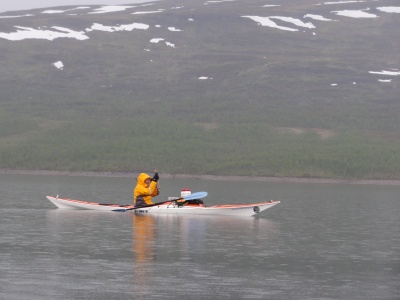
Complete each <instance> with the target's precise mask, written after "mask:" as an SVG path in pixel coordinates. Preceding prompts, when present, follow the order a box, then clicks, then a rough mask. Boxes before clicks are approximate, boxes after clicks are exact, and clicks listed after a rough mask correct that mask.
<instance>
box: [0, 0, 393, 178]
mask: <svg viewBox="0 0 400 300" xmlns="http://www.w3.org/2000/svg"><path fill="white" fill-rule="evenodd" d="M128 2H129V1H128ZM399 25H400V5H399V4H396V1H390V0H376V1H372V0H365V1H362V0H360V1H318V0H299V1H284V0H281V1H280V0H277V1H272V0H264V1H259V0H255V1H232V0H221V1H215V0H213V1H212V0H209V1H197V0H196V1H194V0H185V1H180V0H173V1H172V0H162V1H156V2H146V3H133V4H129V3H128V4H124V5H74V6H62V7H52V8H50V9H34V10H26V11H12V12H6V13H0V64H1V68H0V88H1V90H2V95H1V96H0V102H1V108H0V116H2V121H0V126H1V128H2V131H3V133H0V140H2V141H3V142H2V143H3V145H8V146H1V147H0V150H1V151H4V153H7V155H6V156H7V157H9V159H8V160H7V162H6V161H5V160H4V161H3V162H1V165H0V167H16V168H24V167H26V168H45V167H48V168H58V169H68V168H75V169H76V168H77V169H79V168H80V167H81V168H83V169H97V167H95V166H94V165H95V163H91V164H90V165H87V166H85V165H82V164H78V165H77V166H74V167H71V166H63V165H62V164H60V165H55V164H54V162H53V163H49V164H48V165H43V164H42V163H27V161H32V160H35V159H36V158H34V157H32V155H33V154H29V155H27V157H25V158H21V157H20V158H19V159H11V157H12V155H11V153H19V151H22V150H18V151H16V149H22V148H23V146H26V145H27V144H29V143H34V142H33V141H38V140H40V141H41V143H42V145H47V147H46V148H49V147H54V145H52V146H51V145H50V144H51V143H50V142H49V139H46V138H45V136H46V134H47V136H48V134H49V133H51V134H55V131H56V130H60V132H63V134H64V140H65V141H66V142H69V143H71V140H69V138H70V139H74V137H72V136H71V137H69V138H68V136H69V134H67V135H66V134H65V133H66V132H70V130H73V128H69V129H68V126H72V125H73V124H75V125H76V124H78V123H79V124H80V128H83V129H82V130H83V132H80V133H77V135H80V136H81V137H85V138H88V140H89V141H90V140H91V139H93V144H91V143H89V142H88V143H89V144H90V145H87V147H88V149H92V147H95V148H96V145H97V146H98V147H97V148H99V147H100V148H102V149H103V147H106V148H107V145H109V144H110V143H114V142H115V141H111V140H108V139H109V135H110V136H113V137H115V134H120V133H115V132H113V130H111V129H110V132H108V133H107V134H105V133H104V135H103V139H101V138H98V137H97V138H96V139H95V137H94V136H93V134H92V133H91V130H95V128H98V131H101V129H99V128H103V126H104V124H103V126H102V125H101V122H110V123H111V124H113V125H112V126H117V125H116V124H117V123H118V124H123V122H131V123H129V126H130V127H135V128H139V127H138V126H143V125H142V124H143V123H144V122H149V123H152V122H156V123H157V122H158V123H157V124H158V125H159V126H162V127H164V126H165V128H164V129H165V130H166V128H169V127H168V126H171V128H170V131H168V130H166V133H165V134H164V135H163V136H164V137H167V136H168V137H169V139H168V142H167V141H163V140H160V139H157V141H158V142H157V141H151V142H149V141H148V140H147V138H146V137H148V136H149V135H152V134H155V133H154V132H153V131H152V130H151V129H149V128H148V127H146V126H144V127H143V128H141V130H139V132H135V133H134V134H133V133H129V135H130V136H129V138H131V137H132V135H133V136H135V137H138V139H140V140H142V141H141V145H140V146H138V149H135V150H134V151H133V150H132V149H131V148H130V147H133V146H127V148H126V149H122V150H121V149H119V150H115V149H114V150H113V151H117V153H118V155H120V156H124V155H125V154H123V153H125V152H135V153H137V152H136V151H141V150H143V149H147V148H149V147H150V148H151V147H159V148H164V147H165V146H166V144H165V143H172V144H173V145H174V146H173V149H175V145H176V144H177V143H180V142H184V143H186V142H187V143H191V142H193V140H192V139H193V136H196V134H197V133H196V132H190V130H189V131H188V132H186V134H184V135H185V137H184V138H182V139H180V137H179V136H177V135H175V134H176V132H177V131H179V130H180V129H177V128H176V127H175V126H178V127H179V126H182V128H184V129H185V130H188V129H189V128H191V126H194V127H193V128H194V129H196V128H200V129H201V130H203V131H205V132H207V134H208V135H214V136H213V137H212V138H211V137H210V136H208V137H200V135H199V136H198V137H197V138H196V141H195V142H196V143H199V145H197V148H196V149H198V148H201V147H203V146H205V147H206V148H207V149H209V150H210V153H209V154H212V155H215V153H219V151H220V150H221V149H220V147H222V144H224V146H225V148H226V147H230V148H234V149H237V152H238V153H237V156H232V157H230V158H224V159H226V161H224V162H222V165H221V166H220V167H215V169H213V168H211V169H210V167H205V168H202V167H200V166H197V167H195V168H193V169H190V168H189V169H187V168H184V167H179V168H178V167H177V168H175V167H171V166H170V165H168V164H167V163H166V162H164V161H165V160H168V159H169V158H168V156H169V155H171V154H170V153H169V151H167V153H164V152H163V151H155V152H154V153H151V154H143V155H142V156H141V158H140V157H139V156H135V158H132V157H131V156H129V155H128V156H129V158H128V157H125V158H124V160H123V162H122V161H121V162H119V163H118V164H117V166H115V165H113V166H106V165H102V164H100V166H99V167H98V169H102V170H109V169H116V170H120V169H121V168H123V167H122V166H123V165H124V164H125V163H130V162H128V160H131V161H132V160H136V159H137V160H140V159H142V160H149V159H152V160H155V157H157V159H159V160H160V161H159V162H157V164H165V168H168V169H169V170H170V171H171V172H185V171H188V172H193V173H215V174H219V173H224V174H226V173H233V174H245V175H252V174H263V175H276V176H280V175H282V174H281V173H280V171H279V170H278V171H277V170H276V168H278V167H276V168H275V167H274V168H273V169H274V170H271V169H270V167H267V166H270V165H271V164H272V163H271V162H269V163H268V160H269V158H268V155H269V154H268V153H267V152H268V151H270V150H268V151H267V150H266V149H267V147H268V146H270V144H269V142H270V141H269V138H270V136H271V135H268V134H267V133H266V132H268V131H269V130H272V132H273V134H272V135H274V134H278V135H279V136H281V137H282V136H286V137H287V134H288V132H289V135H290V136H291V134H293V133H296V134H298V133H299V132H301V133H302V134H303V133H305V134H307V133H310V132H318V133H319V134H320V135H321V132H330V135H329V136H330V139H332V137H336V138H337V137H338V136H340V133H346V132H357V134H356V136H360V134H361V133H362V134H365V138H366V139H367V140H369V141H371V140H373V141H376V136H377V135H376V134H375V133H376V132H378V131H379V132H383V131H384V132H385V135H378V136H379V139H381V138H382V136H384V137H385V138H384V141H385V142H388V143H389V144H391V141H393V139H394V140H397V139H400V136H397V135H396V134H395V132H396V131H398V129H400V122H399V121H398V115H399V113H400V99H399V95H400V93H399V92H400V57H399V55H398V49H400V31H399V30H398V28H399ZM96 122H99V123H96ZM134 122H137V123H134ZM15 123H18V124H19V125H16V124H15ZM23 124H25V125H23ZM138 124H141V125H138ZM108 125H109V124H108ZM121 126H122V125H121ZM246 126H249V128H256V127H257V126H260V130H261V131H262V132H263V133H262V134H261V135H265V137H264V138H265V140H263V139H261V140H260V136H257V135H255V136H254V137H253V138H251V137H247V138H248V139H249V140H248V141H247V144H248V145H249V146H250V145H253V143H254V144H257V145H259V146H257V147H260V148H257V147H256V146H254V147H250V148H245V149H240V148H241V147H242V146H243V145H241V146H239V145H238V144H237V143H240V139H241V138H242V133H240V136H239V137H237V136H236V137H235V133H234V132H237V134H239V133H238V131H237V130H239V129H238V128H241V129H240V130H243V128H245V127H246ZM109 128H111V127H109ZM179 128H180V127H179ZM223 128H224V130H231V134H232V136H231V137H230V138H227V139H224V135H221V134H222V130H223ZM229 128H230V129H229ZM32 129H35V130H36V131H35V132H32ZM295 129H296V130H295ZM115 130H117V129H116V128H115ZM182 130H183V129H182ZM219 130H221V132H219ZM299 130H300V131H299ZM171 131H174V132H175V133H173V134H172V133H171ZM157 134H158V133H156V135H157ZM191 134H192V136H191ZM243 134H246V133H243ZM362 134H361V135H362ZM296 136H298V135H296ZM388 136H390V138H388ZM124 138H125V139H126V138H128V137H127V136H125V137H123V136H121V139H124ZM191 138H192V139H191ZM203 138H205V140H203ZM29 139H31V140H29ZM99 139H100V140H102V142H100V141H99ZM207 139H210V140H207ZM215 141H220V142H221V146H220V147H218V146H217V145H215ZM235 141H236V142H235ZM26 143H27V144H26ZM322 143H326V141H325V142H322ZM200 144H201V145H202V146H200ZM278 144H279V142H277V141H276V145H278ZM295 144H296V143H295ZM337 144H340V142H339V141H337V142H336V145H337ZM99 145H101V146H99ZM391 145H392V144H391ZM192 146H193V144H192ZM210 147H211V149H210ZM280 147H283V146H282V145H281V146H280ZM286 147H289V146H288V145H286ZM290 147H293V145H291V146H290ZM256 148H257V149H256ZM278 148H279V147H277V149H278ZM314 148H315V147H314ZM212 149H213V151H212ZM103 150H104V149H103ZM13 151H14V152H13ZM15 151H16V152H15ZM37 151H38V152H40V150H39V149H38V150H37ZM70 151H71V152H73V151H75V150H74V149H71V150H70ZM90 151H91V150H87V152H90ZM104 151H106V150H104ZM107 151H108V150H107ZM176 151H182V153H186V154H185V155H183V157H191V156H190V155H189V153H188V152H189V151H190V153H192V155H194V154H193V153H194V152H195V151H194V150H193V149H186V148H185V147H183V148H178V149H177V150H176ZM214 151H215V152H214ZM264 151H265V153H264ZM277 151H278V152H279V150H277ZM297 151H300V149H297ZM321 151H323V150H321ZM67 152H68V151H67ZM20 155H22V156H23V155H24V154H20ZM60 155H61V156H62V154H60ZM64 155H65V156H66V157H67V156H69V155H70V154H65V153H64ZM71 155H72V154H71ZM232 155H233V154H232ZM246 155H249V156H248V158H247V159H245V161H246V162H243V163H239V165H236V164H237V161H238V158H240V157H245V156H246ZM271 155H272V154H271ZM38 156H40V155H38ZM72 156H73V155H72ZM203 156H204V157H203ZM207 156H208V155H207V153H204V154H202V158H201V159H200V161H202V160H203V159H204V160H207V159H206V158H205V157H207ZM107 157H108V156H107ZM110 157H112V155H111V154H110ZM100 159H106V158H105V156H103V155H99V157H97V158H93V161H99V160H100ZM107 159H110V158H107ZM215 159H216V158H215ZM282 159H283V158H282ZM212 160H213V161H214V159H212ZM216 160H217V159H216ZM254 160H260V161H263V163H261V164H257V163H255V164H254V165H252V164H249V163H247V162H248V161H254ZM300 160H301V159H300ZM311 160H312V159H311ZM389 160H390V159H389ZM78 161H79V159H78ZM161 161H163V162H161ZM219 161H220V162H221V159H220V160H219ZM172 163H173V162H172V161H171V164H172ZM176 164H177V163H176V162H174V166H176ZM203 164H204V165H205V164H206V163H205V162H204V161H203ZM212 164H213V165H215V162H213V163H212ZM232 164H233V165H235V166H234V167H233V166H232ZM263 164H264V167H259V165H263ZM307 164H308V163H305V165H307ZM310 164H311V163H310ZM121 165H122V166H121ZM199 165H200V162H199ZM276 165H278V164H276ZM305 165H304V166H305ZM307 166H308V165H307ZM293 168H303V165H300V166H298V167H293ZM307 168H308V167H304V169H307ZM310 168H311V169H313V167H310ZM377 168H378V169H379V166H377ZM278 169H279V168H278ZM317 169H320V168H317ZM313 172H314V171H310V170H308V171H307V172H304V174H306V173H307V174H314V173H313ZM318 172H319V171H317V173H318ZM335 172H336V171H335ZM335 172H333V171H332V172H329V176H337V174H336V175H335V174H333V175H332V174H331V173H335ZM337 172H339V173H340V172H342V171H337ZM393 172H394V173H396V172H397V171H396V172H395V171H391V173H393ZM317 173H316V174H314V175H318V174H319V173H318V174H317ZM344 173H346V172H344ZM399 173H400V170H399ZM301 174H303V173H302V172H300V176H301ZM286 175H287V174H286ZM293 175H295V176H299V174H298V173H297V172H295V173H294V174H293ZM343 176H348V175H343ZM358 176H359V175H358ZM367 176H376V174H375V175H367Z"/></svg>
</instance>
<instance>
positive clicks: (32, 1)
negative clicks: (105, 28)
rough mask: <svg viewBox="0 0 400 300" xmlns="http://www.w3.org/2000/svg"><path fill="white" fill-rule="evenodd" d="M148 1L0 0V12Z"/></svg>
mask: <svg viewBox="0 0 400 300" xmlns="http://www.w3.org/2000/svg"><path fill="white" fill-rule="evenodd" d="M149 1H150V0H12V1H1V2H2V3H1V4H0V13H1V12H5V11H15V10H26V9H33V8H48V7H55V6H64V5H79V6H84V5H96V4H100V5H121V4H133V3H141V2H149Z"/></svg>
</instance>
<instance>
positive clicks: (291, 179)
mask: <svg viewBox="0 0 400 300" xmlns="http://www.w3.org/2000/svg"><path fill="white" fill-rule="evenodd" d="M139 173H140V172H134V171H133V172H130V173H128V172H93V171H82V172H72V171H51V170H9V169H0V174H20V175H47V176H97V177H136V176H137V175H138V174H139ZM162 177H163V178H177V179H198V180H225V181H258V182H282V183H322V184H360V185H396V186H400V180H389V179H388V180H382V179H328V178H297V177H267V176H265V177H262V176H257V177H252V176H218V175H189V174H162Z"/></svg>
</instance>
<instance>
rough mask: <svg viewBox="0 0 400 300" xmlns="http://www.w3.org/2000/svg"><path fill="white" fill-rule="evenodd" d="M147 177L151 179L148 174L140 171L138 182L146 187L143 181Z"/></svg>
mask: <svg viewBox="0 0 400 300" xmlns="http://www.w3.org/2000/svg"><path fill="white" fill-rule="evenodd" d="M147 178H150V179H151V177H150V176H149V175H148V174H146V173H140V174H139V176H138V184H140V185H143V186H145V187H148V185H147V184H146V183H145V182H144V181H145V180H146V179H147Z"/></svg>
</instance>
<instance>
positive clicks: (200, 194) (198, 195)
mask: <svg viewBox="0 0 400 300" xmlns="http://www.w3.org/2000/svg"><path fill="white" fill-rule="evenodd" d="M207 195H208V193H207V192H197V193H192V194H190V195H187V196H185V197H181V198H178V199H174V200H167V201H163V202H158V203H154V204H150V205H146V206H141V207H132V208H118V209H113V210H112V211H117V212H125V211H128V210H135V209H141V208H147V207H152V206H158V205H162V204H164V203H167V202H171V201H179V200H185V201H186V200H194V199H201V198H204V197H207Z"/></svg>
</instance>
